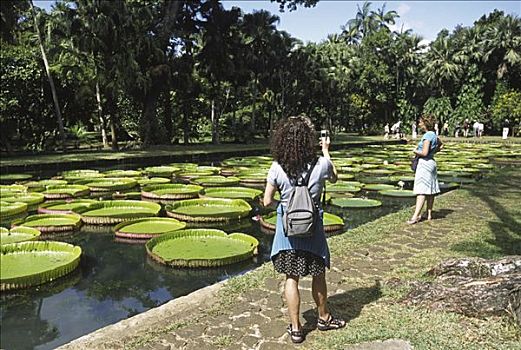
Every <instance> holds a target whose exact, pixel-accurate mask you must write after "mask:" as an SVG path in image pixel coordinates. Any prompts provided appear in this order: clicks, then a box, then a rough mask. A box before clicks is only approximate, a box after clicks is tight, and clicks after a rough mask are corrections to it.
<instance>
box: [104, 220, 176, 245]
mask: <svg viewBox="0 0 521 350" xmlns="http://www.w3.org/2000/svg"><path fill="white" fill-rule="evenodd" d="M154 222H160V223H166V224H172V229H171V230H168V231H163V232H161V233H152V232H129V231H125V227H128V226H131V225H135V224H139V223H149V224H153V223H154ZM184 228H186V222H182V221H179V220H176V219H174V218H159V217H151V218H142V219H136V220H130V221H125V222H122V223H119V224H117V225H116V226H115V227H114V234H115V235H116V237H120V238H130V239H140V240H143V239H150V238H153V237H157V236H159V235H161V234H166V233H170V232H174V231H178V230H182V229H184Z"/></svg>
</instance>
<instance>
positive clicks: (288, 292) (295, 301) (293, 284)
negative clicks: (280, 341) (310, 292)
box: [284, 275, 301, 331]
mask: <svg viewBox="0 0 521 350" xmlns="http://www.w3.org/2000/svg"><path fill="white" fill-rule="evenodd" d="M298 281H299V277H298V276H290V275H286V283H285V285H284V296H285V297H286V302H287V303H288V314H289V319H290V321H291V328H292V329H293V330H294V331H296V330H299V329H300V328H301V327H300V320H299V313H300V293H299V290H298Z"/></svg>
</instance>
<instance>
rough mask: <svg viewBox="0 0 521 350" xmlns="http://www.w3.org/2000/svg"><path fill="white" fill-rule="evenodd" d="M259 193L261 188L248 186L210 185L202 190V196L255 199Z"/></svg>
mask: <svg viewBox="0 0 521 350" xmlns="http://www.w3.org/2000/svg"><path fill="white" fill-rule="evenodd" d="M231 193H235V194H231ZM261 194H262V191H261V190H258V189H255V188H250V187H210V188H206V189H205V190H204V193H203V197H211V198H229V199H244V200H255V199H256V198H258V197H259V196H260V195H261Z"/></svg>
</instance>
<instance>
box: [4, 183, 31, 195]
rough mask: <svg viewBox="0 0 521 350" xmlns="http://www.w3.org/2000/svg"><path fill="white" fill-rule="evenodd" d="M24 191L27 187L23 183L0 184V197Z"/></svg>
mask: <svg viewBox="0 0 521 350" xmlns="http://www.w3.org/2000/svg"><path fill="white" fill-rule="evenodd" d="M25 192H27V187H26V186H24V185H0V197H2V198H5V197H11V196H14V195H15V194H17V193H25Z"/></svg>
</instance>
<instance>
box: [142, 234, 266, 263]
mask: <svg viewBox="0 0 521 350" xmlns="http://www.w3.org/2000/svg"><path fill="white" fill-rule="evenodd" d="M244 236H247V235H244V234H241V233H234V234H231V235H227V234H226V233H225V232H224V231H221V230H215V229H213V230H212V229H191V230H181V231H176V232H172V233H167V234H164V235H161V236H159V237H156V238H152V239H151V240H150V241H148V242H147V244H146V245H145V247H146V250H147V253H148V254H149V256H150V257H152V259H154V260H155V261H157V262H159V263H161V264H165V265H170V266H180V267H217V266H223V265H229V264H233V263H236V262H240V261H243V260H246V259H249V258H251V257H252V256H253V255H254V252H255V251H256V249H257V246H258V241H257V240H256V239H255V238H254V237H249V238H248V239H246V238H245V237H244Z"/></svg>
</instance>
